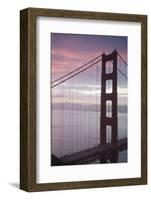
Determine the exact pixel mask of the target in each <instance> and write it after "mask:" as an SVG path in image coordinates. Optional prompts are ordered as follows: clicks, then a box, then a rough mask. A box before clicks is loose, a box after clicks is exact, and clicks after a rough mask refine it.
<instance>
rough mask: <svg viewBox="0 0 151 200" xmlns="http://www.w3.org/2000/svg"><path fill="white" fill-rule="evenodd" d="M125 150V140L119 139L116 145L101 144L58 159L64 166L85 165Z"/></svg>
mask: <svg viewBox="0 0 151 200" xmlns="http://www.w3.org/2000/svg"><path fill="white" fill-rule="evenodd" d="M126 149H127V138H124V139H120V140H119V141H118V144H117V145H112V144H110V143H108V144H101V145H98V146H95V147H92V148H89V149H86V150H82V151H79V152H75V153H72V154H70V155H65V156H63V157H61V158H59V159H60V160H61V161H62V162H63V163H64V165H73V164H85V163H86V164H87V163H92V162H94V161H96V160H97V159H99V160H100V159H101V157H102V156H106V159H108V158H109V156H110V155H111V153H112V152H114V151H124V150H126Z"/></svg>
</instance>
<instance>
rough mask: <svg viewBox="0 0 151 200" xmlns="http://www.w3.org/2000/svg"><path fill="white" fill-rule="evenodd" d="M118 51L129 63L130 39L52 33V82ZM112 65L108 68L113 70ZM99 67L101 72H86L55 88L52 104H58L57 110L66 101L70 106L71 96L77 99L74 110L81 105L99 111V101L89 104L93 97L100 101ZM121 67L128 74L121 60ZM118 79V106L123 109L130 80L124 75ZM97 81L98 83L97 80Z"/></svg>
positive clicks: (95, 69)
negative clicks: (90, 106) (94, 59)
mask: <svg viewBox="0 0 151 200" xmlns="http://www.w3.org/2000/svg"><path fill="white" fill-rule="evenodd" d="M115 49H116V51H117V52H118V53H119V54H120V55H121V56H122V57H123V58H124V60H125V61H126V62H127V37H125V36H104V35H85V34H84V35H82V34H66V33H51V52H50V53H51V72H52V73H51V78H52V81H54V80H56V79H58V78H60V77H62V76H63V75H65V74H67V73H69V72H71V71H73V70H75V69H77V68H78V67H79V66H81V65H83V64H85V63H87V62H88V61H90V60H92V59H93V58H95V57H97V56H99V55H101V54H102V53H105V54H109V53H111V52H113V51H114V50H115ZM111 65H112V64H111V63H110V64H109V65H108V67H111ZM100 66H101V65H100V64H99V67H98V68H99V69H97V68H93V69H91V70H88V71H85V72H84V73H82V74H81V75H79V76H77V77H74V78H73V79H71V80H69V81H67V82H64V83H62V84H61V85H60V86H57V87H56V88H53V89H52V97H53V103H54V104H57V105H56V106H55V108H57V106H58V107H59V104H62V103H63V102H66V105H68V107H70V106H69V103H70V101H71V93H72V97H74V98H72V103H73V104H74V105H75V108H77V107H78V106H76V105H80V104H82V105H85V106H87V107H89V105H92V104H94V110H96V108H97V104H98V102H97V101H98V100H97V98H96V99H95V100H94V101H93V102H92V101H91V102H90V98H91V97H90V95H95V96H97V97H99V98H100V87H101V85H100V82H101V80H99V78H100V74H101V70H100V69H101V68H100ZM118 68H119V69H120V70H121V71H123V72H124V73H126V74H127V66H126V65H124V63H122V62H121V61H120V62H119V63H118ZM97 70H98V71H97ZM119 77H120V78H119V80H118V93H119V94H120V97H119V104H121V106H123V107H126V104H127V80H126V79H124V77H122V75H120V76H119ZM96 79H98V80H97V81H96ZM71 85H72V86H71ZM61 87H64V91H63V93H62V92H61V91H62V90H61ZM109 87H110V86H109ZM108 89H109V88H108ZM81 96H82V97H81ZM85 97H86V98H85ZM91 109H92V108H91ZM120 110H123V109H120ZM122 112H123V111H122Z"/></svg>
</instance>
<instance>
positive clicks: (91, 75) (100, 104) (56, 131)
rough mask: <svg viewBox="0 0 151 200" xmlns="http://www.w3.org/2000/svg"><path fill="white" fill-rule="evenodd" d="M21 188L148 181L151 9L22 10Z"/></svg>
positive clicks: (67, 186) (80, 186)
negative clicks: (150, 32) (150, 26)
mask: <svg viewBox="0 0 151 200" xmlns="http://www.w3.org/2000/svg"><path fill="white" fill-rule="evenodd" d="M20 78H21V81H20V94H21V95H20V100H21V103H20V111H21V112H20V113H21V114H20V129H21V130H20V188H21V189H23V190H25V191H45V190H62V189H78V188H94V187H108V186H124V185H140V184H146V183H147V16H146V15H135V14H117V13H102V12H87V11H72V10H54V9H40V8H27V9H24V10H21V12H20Z"/></svg>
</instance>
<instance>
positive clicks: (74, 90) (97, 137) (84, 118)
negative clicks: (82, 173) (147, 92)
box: [51, 50, 127, 166]
mask: <svg viewBox="0 0 151 200" xmlns="http://www.w3.org/2000/svg"><path fill="white" fill-rule="evenodd" d="M51 112H52V115H51V116H52V119H51V127H52V130H51V147H52V148H51V165H52V166H56V165H73V164H88V163H93V162H95V161H99V162H100V163H106V162H112V163H116V162H118V160H119V152H120V151H125V150H127V62H126V61H125V59H124V58H123V57H122V56H121V55H120V54H119V53H118V52H117V51H116V50H114V51H113V52H111V53H110V54H105V53H103V54H101V55H99V56H97V57H95V58H94V59H92V60H90V61H88V62H87V63H85V64H84V65H82V66H80V67H78V68H76V69H74V70H73V71H71V72H69V73H67V74H65V75H63V76H61V77H59V78H57V79H56V80H53V81H52V82H51ZM126 159H127V158H126ZM125 161H126V160H125Z"/></svg>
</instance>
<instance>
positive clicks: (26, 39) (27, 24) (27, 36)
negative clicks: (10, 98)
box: [20, 8, 147, 192]
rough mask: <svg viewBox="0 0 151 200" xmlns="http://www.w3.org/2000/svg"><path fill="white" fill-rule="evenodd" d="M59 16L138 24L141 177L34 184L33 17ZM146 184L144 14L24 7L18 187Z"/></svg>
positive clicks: (34, 68) (34, 21)
mask: <svg viewBox="0 0 151 200" xmlns="http://www.w3.org/2000/svg"><path fill="white" fill-rule="evenodd" d="M38 16H44V17H61V18H70V19H82V20H85V19H89V20H105V21H108V20H109V21H120V22H125V21H126V22H140V23H141V177H140V178H137V177H136V178H124V179H109V180H89V181H76V182H58V183H36V18H37V17H38ZM142 184H147V16H146V15H136V14H119V13H103V12H88V11H73V10H55V9H41V8H27V9H24V10H21V12H20V189H22V190H25V191H28V192H33V191H47V190H65V189H81V188H99V187H109V186H125V185H142Z"/></svg>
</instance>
